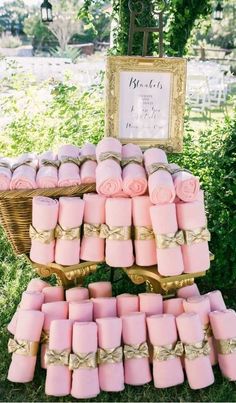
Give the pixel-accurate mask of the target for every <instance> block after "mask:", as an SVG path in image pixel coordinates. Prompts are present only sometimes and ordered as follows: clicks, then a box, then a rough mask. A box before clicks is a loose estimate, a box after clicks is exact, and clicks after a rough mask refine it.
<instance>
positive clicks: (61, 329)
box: [45, 320, 72, 396]
mask: <svg viewBox="0 0 236 403" xmlns="http://www.w3.org/2000/svg"><path fill="white" fill-rule="evenodd" d="M71 345H72V321H70V320H54V321H53V322H52V323H51V327H50V335H49V350H53V351H56V352H57V353H61V352H63V351H65V350H67V352H68V354H69V353H70V352H71ZM70 390H71V371H70V370H69V366H68V365H54V364H48V365H47V375H46V382H45V393H46V395H49V396H66V395H69V394H70Z"/></svg>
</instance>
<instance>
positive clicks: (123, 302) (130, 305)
mask: <svg viewBox="0 0 236 403" xmlns="http://www.w3.org/2000/svg"><path fill="white" fill-rule="evenodd" d="M116 304H117V315H118V316H119V317H120V316H123V315H127V314H128V313H131V312H138V311H139V298H138V295H132V294H120V295H117V297H116Z"/></svg>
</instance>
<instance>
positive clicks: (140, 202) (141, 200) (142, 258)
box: [132, 196, 157, 266]
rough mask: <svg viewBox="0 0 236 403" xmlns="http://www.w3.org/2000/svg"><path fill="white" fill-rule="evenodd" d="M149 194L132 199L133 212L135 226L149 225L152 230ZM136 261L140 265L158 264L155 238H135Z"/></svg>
mask: <svg viewBox="0 0 236 403" xmlns="http://www.w3.org/2000/svg"><path fill="white" fill-rule="evenodd" d="M151 206H152V203H151V201H150V198H149V196H139V197H134V198H133V199H132V214H133V225H134V227H147V228H149V229H150V230H151V228H152V222H151V217H150V207H151ZM134 248H135V262H136V264H137V265H139V266H153V265H155V264H157V254H156V243H155V239H145V240H141V239H136V240H134Z"/></svg>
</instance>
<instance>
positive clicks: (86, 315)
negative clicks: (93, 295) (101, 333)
mask: <svg viewBox="0 0 236 403" xmlns="http://www.w3.org/2000/svg"><path fill="white" fill-rule="evenodd" d="M69 319H71V320H73V321H76V322H92V321H93V302H92V301H91V300H89V299H86V300H81V301H77V302H70V303H69Z"/></svg>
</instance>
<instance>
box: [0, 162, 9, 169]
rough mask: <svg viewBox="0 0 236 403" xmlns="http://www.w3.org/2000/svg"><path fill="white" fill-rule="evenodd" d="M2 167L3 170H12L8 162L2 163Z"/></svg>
mask: <svg viewBox="0 0 236 403" xmlns="http://www.w3.org/2000/svg"><path fill="white" fill-rule="evenodd" d="M0 167H1V168H7V169H11V165H10V164H9V163H8V162H6V161H0Z"/></svg>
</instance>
